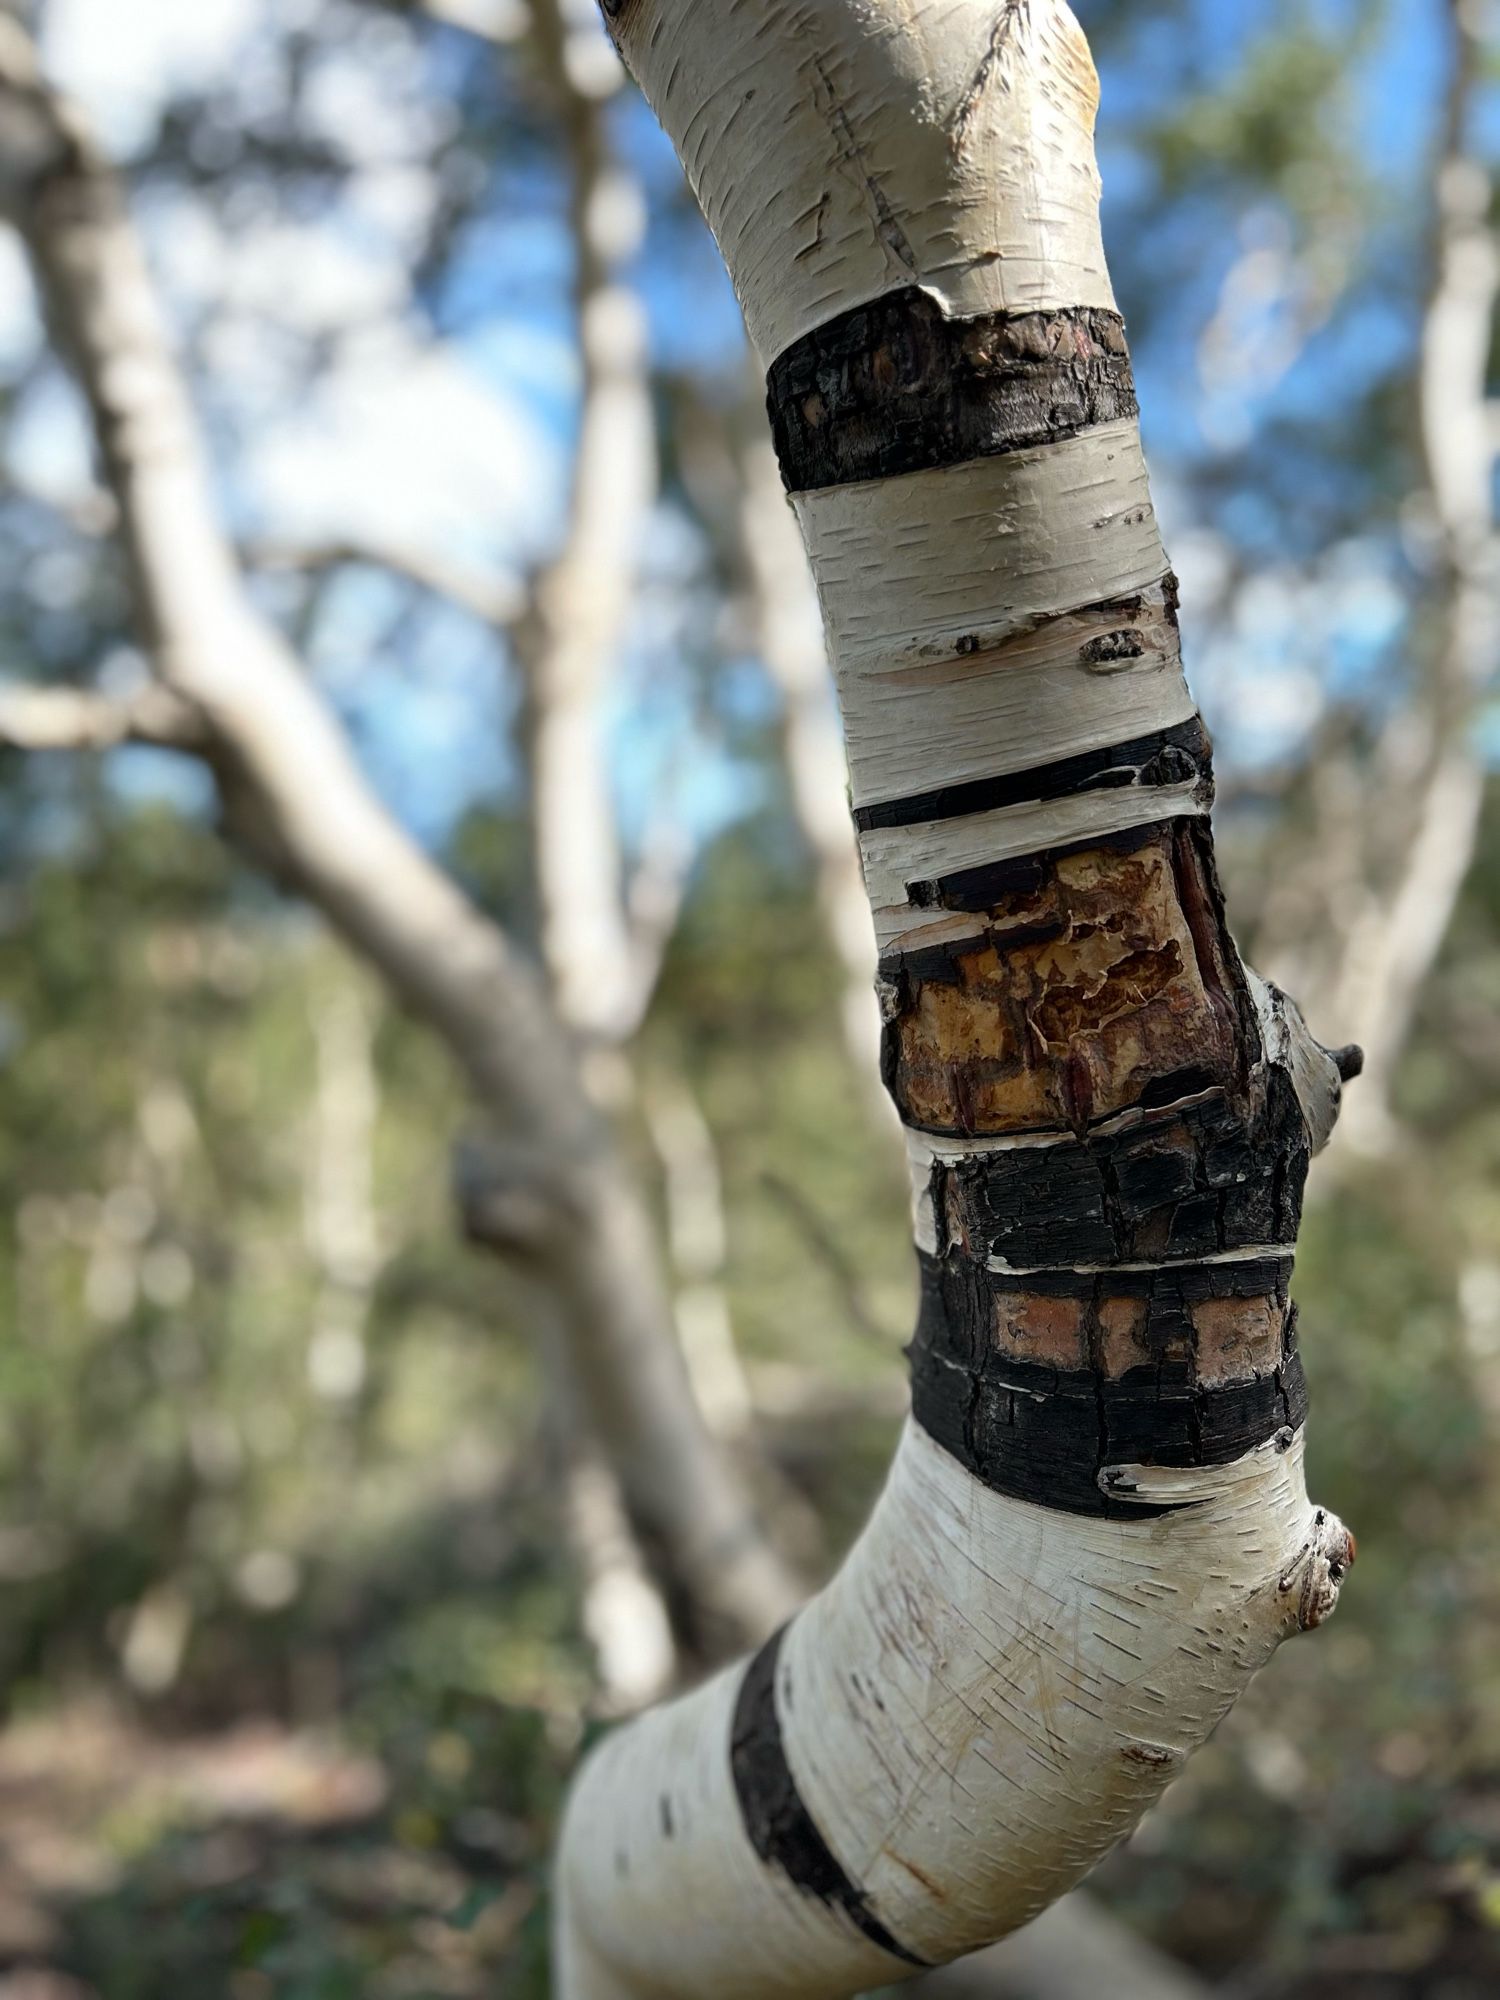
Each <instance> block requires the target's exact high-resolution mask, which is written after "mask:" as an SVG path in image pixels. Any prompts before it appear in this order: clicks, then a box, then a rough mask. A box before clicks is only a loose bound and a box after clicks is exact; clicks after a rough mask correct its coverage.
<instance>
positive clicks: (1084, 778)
mask: <svg viewBox="0 0 1500 2000" xmlns="http://www.w3.org/2000/svg"><path fill="white" fill-rule="evenodd" d="M1109 636H1110V637H1111V638H1113V639H1120V640H1123V639H1126V638H1129V639H1133V640H1134V641H1135V645H1136V651H1137V652H1140V651H1141V650H1143V642H1142V641H1141V640H1140V638H1139V637H1138V635H1137V634H1135V633H1114V634H1111V635H1109ZM1093 643H1095V644H1097V643H1099V642H1098V641H1095V642H1093ZM1212 778H1213V755H1212V746H1211V745H1210V743H1209V738H1208V731H1207V730H1206V729H1205V728H1204V726H1203V723H1202V721H1201V720H1200V718H1199V717H1198V716H1196V715H1195V716H1193V717H1192V718H1191V720H1189V721H1187V722H1179V723H1177V724H1175V725H1174V726H1173V727H1172V728H1170V729H1155V730H1152V731H1151V732H1150V733H1149V734H1148V735H1145V736H1135V737H1132V738H1131V739H1130V740H1129V741H1128V742H1125V743H1112V744H1106V745H1104V746H1103V747H1102V748H1100V749H1097V750H1082V751H1079V752H1078V753H1077V754H1076V755H1075V756H1072V757H1059V758H1057V759H1056V760H1055V761H1054V762H1053V763H1050V764H1037V765H1033V766H1032V768H1031V769H1030V770H1027V771H1006V772H1002V773H999V774H998V775H996V776H995V777H992V778H971V779H968V780H966V781H965V782H964V783H962V784H956V785H941V786H938V787H937V788H936V789H934V790H933V791H930V792H914V793H911V794H910V795H909V796H907V797H906V798H902V799H887V800H884V801H883V802H881V803H879V804H876V805H867V806H859V807H857V808H856V809H855V813H854V824H855V826H856V827H857V828H858V829H859V831H860V832H861V833H869V832H872V831H873V830H875V829H876V828H879V827H895V826H927V825H931V824H933V823H934V822H936V821H939V820H945V819H960V818H962V817H963V816H964V815H966V814H968V813H981V812H996V811H999V810H1001V809H1002V808H1004V807H1006V806H1019V805H1034V804H1040V803H1043V802H1045V801H1047V800H1051V799H1070V798H1077V797H1079V796H1080V795H1081V794H1082V793H1085V792H1099V791H1120V790H1125V789H1127V788H1130V787H1133V786H1144V787H1147V788H1148V789H1149V788H1151V787H1155V786H1161V785H1182V784H1188V783H1193V784H1199V785H1203V786H1205V787H1207V786H1210V785H1211V783H1212Z"/></svg>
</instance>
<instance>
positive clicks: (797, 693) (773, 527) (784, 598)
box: [738, 440, 889, 1123]
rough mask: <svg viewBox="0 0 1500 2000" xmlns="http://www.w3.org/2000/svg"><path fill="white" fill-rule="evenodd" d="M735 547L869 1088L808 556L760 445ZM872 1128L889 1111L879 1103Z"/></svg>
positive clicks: (833, 734) (871, 1017)
mask: <svg viewBox="0 0 1500 2000" xmlns="http://www.w3.org/2000/svg"><path fill="white" fill-rule="evenodd" d="M738 462H739V472H740V487H741V499H740V538H741V541H742V543H743V545H744V550H745V556H746V564H747V567H748V569H749V572H750V578H751V587H752V599H753V621H754V632H755V640H756V645H757V647H758V649H759V652H760V656H761V659H762V660H763V661H764V662H765V666H766V671H767V672H768V673H769V674H770V676H771V679H772V680H773V681H774V682H775V684H776V690H777V693H778V694H779V695H780V697H781V754H782V761H783V763H784V764H785V766H786V775H787V784H788V787H789V789H790V792H791V799H792V809H793V811H794V812H795V814H796V817H797V824H798V826H799V827H800V828H801V831H802V837H803V839H804V840H805V841H806V843H807V848H808V852H809V853H810V854H811V856H812V862H813V868H814V870H815V872H816V878H817V890H818V907H819V909H820V911H821V913H822V917H823V924H824V928H825V929H826V931H827V933H828V940H829V943H830V944H831V945H832V946H833V950H834V954H835V956H836V957H837V959H838V961H839V964H840V966H841V968H842V970H843V974H844V993H843V1000H842V1004H841V1007H840V1017H841V1021H842V1025H843V1030H844V1041H845V1044H846V1046H847V1047H848V1050H849V1054H850V1057H851V1059H852V1060H853V1062H854V1064H855V1067H856V1069H857V1071H858V1072H859V1073H860V1074H861V1075H864V1076H868V1077H869V1078H870V1079H871V1081H872V1083H873V1080H874V1078H875V1076H876V1065H877V1062H878V1059H879V1053H880V1015H879V1012H878V1010H877V1008H876V1004H875V941H874V938H873V936H872V934H871V930H870V911H869V906H868V904H867V903H866V901H865V892H864V884H863V882H862V880H861V878H860V871H859V851H858V849H857V847H856V846H855V843H854V838H853V835H852V834H851V832H850V829H849V816H848V814H847V812H846V811H845V810H844V792H845V767H844V746H843V736H842V732H841V731H840V728H839V722H838V712H837V710H836V708H835V706H834V700H833V687H832V683H831V681H830V679H829V673H828V654H827V652H826V650H825V648H824V645H823V634H822V630H821V628H820V626H819V623H818V604H817V598H816V596H815V594H814V592H813V588H812V582H811V579H810V578H809V577H808V573H807V556H806V553H805V551H804V550H803V547H802V543H801V539H800V538H799V536H798V534H797V527H796V521H795V519H794V517H793V515H792V511H791V509H790V507H789V506H788V505H787V499H786V494H785V493H784V491H783V490H782V485H781V478H780V475H779V474H778V472H777V470H776V455H775V453H774V452H773V451H772V449H771V447H770V445H769V444H768V443H766V442H765V441H764V440H761V441H758V442H755V443H752V444H748V445H747V446H746V447H745V448H744V449H743V450H742V451H741V452H740V453H739V455H738ZM880 1101H881V1105H882V1107H883V1108H882V1113H881V1122H882V1123H884V1122H885V1119H886V1117H887V1116H888V1113H889V1105H888V1103H887V1100H886V1099H885V1097H884V1095H883V1094H882V1096H881V1100H880Z"/></svg>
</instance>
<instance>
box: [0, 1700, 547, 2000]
mask: <svg viewBox="0 0 1500 2000" xmlns="http://www.w3.org/2000/svg"><path fill="white" fill-rule="evenodd" d="M492 1720H493V1719H492V1718H485V1717H483V1716H482V1715H480V1714H479V1713H478V1712H477V1711H476V1712H475V1713H474V1714H472V1715H471V1716H470V1717H469V1718H467V1724H466V1722H465V1719H464V1718H461V1717H457V1716H456V1717H454V1718H453V1720H452V1725H451V1726H450V1727H448V1728H445V1729H441V1730H434V1731H433V1732H432V1733H431V1735H430V1736H429V1738H428V1740H427V1743H426V1746H425V1755H424V1757H423V1758H422V1760H421V1761H422V1768H418V1769H414V1770H409V1771H404V1772H403V1771H401V1770H400V1769H399V1766H395V1767H394V1768H387V1766H386V1765H384V1764H382V1762H381V1761H380V1760H378V1759H377V1758H375V1757H373V1756H371V1755H369V1754H367V1753H362V1752H359V1751H356V1750H354V1749H351V1748H350V1747H348V1746H347V1745H341V1744H340V1743H339V1742H338V1741H337V1739H336V1738H334V1737H333V1736H331V1735H328V1734H326V1733H313V1732H307V1731H301V1732H299V1731H293V1730H288V1729H286V1728H284V1727H281V1726H279V1725H277V1724H276V1723H273V1722H269V1721H267V1722H251V1723H245V1724H242V1725H240V1726H238V1727H236V1728H234V1729H231V1730H227V1731H223V1732H217V1733H210V1734H197V1735H190V1736H180V1737H166V1736H162V1735H158V1734H155V1733H152V1732H150V1731H148V1730H147V1729H145V1728H143V1727H142V1726H141V1725H140V1724H139V1723H138V1722H134V1721H132V1720H130V1719H128V1718H127V1717H125V1716H123V1715H122V1714H120V1713H112V1712H110V1711H109V1710H108V1709H106V1708H104V1707H102V1706H99V1705H89V1706H83V1707H74V1708H67V1709H64V1710H61V1711H60V1712H58V1713H57V1714H56V1715H54V1716H50V1717H48V1718H46V1719H45V1720H42V1719H39V1720H37V1721H34V1722H29V1723H19V1724H17V1725H15V1726H14V1727H13V1728H12V1729H11V1730H10V1731H8V1732H7V1734H6V1736H5V1737H4V1739H3V1740H0V1964H3V1965H4V1966H5V1967H6V1968H7V1970H6V1972H5V1973H4V1975H3V1980H0V1995H3V1996H4V2000H88V1996H99V2000H160V1996H164V1995H166V1994H184V1995H188V1994H191V1995H195V1996H196V1995H200V1994H201V1995H203V1996H205V2000H206V1996H209V1995H219V1994H223V1995H225V1996H226V2000H271V1996H273V1995H276V1996H284V2000H294V1996H295V2000H343V1996H351V2000H352V1996H356V1995H359V1996H365V1995H368V1996H370V1997H371V2000H376V1997H377V1996H385V1995H390V1996H396V1995H401V1996H420V1995H429V1996H432V2000H439V1996H442V1997H443V2000H448V1996H468V1995H479V1994H485V1995H491V1994H494V1993H496V1992H497V1991H502V1992H506V1993H514V1994H522V1993H533V1992H535V1993H540V1992H541V1991H542V1990H543V1988H542V1986H541V1985H540V1984H539V1983H538V1981H537V1979H536V1978H534V1977H532V1976H531V1975H530V1974H529V1973H528V1970H527V1968H528V1966H530V1967H533V1968H534V1967H535V1966H536V1964H537V1962H538V1958H539V1953H540V1948H541V1940H540V1935H539V1930H538V1921H539V1917H540V1909H541V1891H540V1877H539V1873H538V1870H537V1867H536V1862H537V1858H538V1842H537V1837H536V1836H537V1830H536V1828H535V1827H534V1826H533V1825H531V1824H529V1823H528V1822H526V1821H525V1820H517V1819H512V1818H509V1817H507V1815H506V1814H504V1813H503V1812H501V1811H497V1810H496V1809H495V1808H494V1807H492V1806H481V1805H479V1804H477V1803H468V1804H465V1803H462V1802H461V1801H462V1797H463V1794H464V1793H465V1791H466V1790H467V1787H466V1785H465V1784H464V1782H463V1781H466V1780H470V1779H472V1777H473V1775H474V1767H475V1764H476V1762H477V1761H482V1759H483V1758H484V1756H485V1753H486V1750H487V1749H488V1750H491V1751H492V1750H493V1748H494V1738H495V1735H496V1731H495V1729H494V1728H492V1727H488V1726H487V1722H490V1721H492ZM498 1733H499V1735H500V1736H502V1737H503V1736H504V1735H505V1734H507V1733H508V1726H507V1725H501V1726H500V1728H499V1732H498ZM502 1971H503V1973H504V1979H503V1982H500V1983H497V1982H498V1981H500V1975H501V1973H502Z"/></svg>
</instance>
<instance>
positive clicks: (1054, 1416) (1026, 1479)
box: [908, 1256, 1307, 1519]
mask: <svg viewBox="0 0 1500 2000" xmlns="http://www.w3.org/2000/svg"><path fill="white" fill-rule="evenodd" d="M921 1266H922V1306H921V1312H920V1315H919V1317H918V1322H917V1331H916V1334H915V1337H914V1338H913V1340H912V1343H911V1347H910V1348H909V1350H908V1353H909V1356H910V1360H911V1370H912V1414H913V1417H914V1418H915V1420H916V1421H917V1423H919V1424H920V1425H921V1426H922V1428H923V1429H924V1430H925V1431H926V1432H927V1433H928V1435H929V1436H930V1437H932V1438H933V1439H934V1440H935V1441H936V1442H937V1443H938V1444H940V1445H941V1446H942V1447H943V1449H944V1450H945V1451H948V1452H950V1453H951V1454H952V1455H953V1456H954V1457H955V1458H957V1459H958V1460H959V1462H960V1463H961V1464H962V1465H964V1466H965V1467H967V1469H968V1470H969V1471H970V1472H972V1473H973V1474H974V1476H975V1477H976V1478H977V1479H979V1480H981V1481H982V1482H983V1483H984V1484H985V1485H986V1486H988V1487H990V1488H991V1489H992V1490H993V1491H995V1492H998V1493H1004V1494H1007V1495H1009V1496H1010V1497H1011V1498H1013V1499H1018V1500H1028V1501H1031V1502H1033V1503H1034V1504H1036V1505H1040V1506H1045V1507H1054V1508H1057V1509H1059V1510H1060V1511H1062V1512H1064V1513H1071V1514H1103V1515H1109V1516H1114V1517H1118V1518H1133V1519H1141V1518H1143V1517H1149V1516H1152V1515H1159V1514H1163V1513H1167V1512H1170V1511H1171V1508H1170V1506H1168V1505H1166V1504H1141V1503H1138V1502H1135V1501H1132V1500H1130V1499H1129V1498H1127V1497H1124V1495H1123V1494H1122V1493H1120V1492H1117V1491H1111V1490H1109V1489H1108V1488H1107V1487H1106V1485H1105V1484H1104V1483H1103V1481H1102V1475H1103V1474H1104V1472H1105V1470H1106V1468H1108V1467H1112V1466H1117V1465H1149V1466H1163V1467H1178V1468H1182V1467H1190V1466H1214V1465H1227V1464H1229V1463H1231V1462H1232V1461H1233V1460H1234V1459H1237V1458H1240V1457H1243V1456H1244V1454H1245V1453H1247V1452H1249V1451H1253V1450H1254V1449H1255V1448H1256V1447H1257V1446H1259V1445H1262V1444H1265V1443H1267V1442H1268V1441H1269V1440H1271V1439H1272V1438H1275V1437H1277V1436H1279V1435H1281V1434H1283V1433H1285V1434H1287V1435H1288V1437H1289V1436H1290V1435H1291V1434H1293V1433H1295V1432H1296V1431H1297V1430H1298V1429H1299V1428H1300V1427H1301V1425H1302V1424H1303V1422H1304V1421H1305V1419H1306V1415H1307V1390H1306V1384H1305V1381H1304V1378H1303V1374H1302V1364H1301V1361H1300V1358H1299V1356H1298V1353H1297V1345H1296V1316H1295V1313H1294V1312H1293V1311H1292V1310H1291V1309H1290V1307H1289V1305H1288V1302H1287V1298H1286V1282H1287V1276H1288V1274H1289V1271H1290V1260H1285V1261H1282V1260H1251V1261H1248V1262H1247V1263H1245V1264H1244V1265H1239V1266H1212V1265H1208V1266H1198V1267H1196V1268H1192V1269H1183V1270H1178V1271H1165V1272H1150V1273H1124V1272H1108V1273H1103V1274H1100V1275H1097V1276H1088V1277H1085V1276H1082V1275H1080V1274H1070V1276H1069V1278H1067V1279H1062V1278H1059V1279H1058V1280H1057V1281H1056V1282H1055V1283H1054V1284H1053V1285H1052V1286H1051V1287H1050V1288H1049V1289H1047V1290H1045V1291H1044V1290H1040V1289H1038V1291H1037V1296H1044V1297H1050V1298H1053V1299H1057V1300H1064V1301H1067V1302H1069V1303H1071V1304H1074V1305H1076V1306H1077V1308H1078V1310H1079V1316H1080V1319H1081V1321H1082V1323H1083V1328H1084V1336H1083V1337H1084V1343H1085V1346H1086V1347H1087V1349H1088V1351H1089V1352H1090V1354H1091V1355H1092V1362H1091V1365H1088V1366H1083V1367H1078V1368H1059V1367H1054V1366H1050V1365H1047V1364H1045V1363H1040V1362H1032V1361H1027V1360H1025V1359H1021V1358H1017V1357H1016V1356H1015V1355H1013V1354H1007V1353H1002V1352H1001V1351H1000V1349H999V1346H998V1343H997V1337H996V1328H997V1323H998V1321H1000V1320H1003V1308H1004V1300H1003V1295H1002V1294H1000V1293H999V1291H998V1288H999V1287H1001V1286H1003V1285H1004V1284H1005V1283H1006V1282H1007V1281H1006V1280H1004V1279H1003V1278H997V1277H995V1276H993V1275H992V1274H991V1273H989V1272H987V1271H985V1270H984V1269H983V1267H982V1266H980V1265H979V1264H977V1263H975V1262H974V1261H973V1260H972V1259H969V1258H964V1257H949V1258H946V1259H939V1258H933V1257H926V1256H924V1257H922V1259H921ZM1132 1288H1133V1289H1132ZM1262 1293H1263V1294H1264V1296H1265V1298H1266V1300H1267V1302H1268V1306H1270V1307H1272V1308H1274V1310H1275V1311H1276V1312H1277V1313H1278V1314H1279V1321H1278V1339H1277V1349H1276V1352H1275V1354H1274V1356H1273V1357H1272V1358H1271V1362H1270V1365H1268V1366H1267V1368H1266V1369H1265V1371H1264V1372H1262V1373H1259V1374H1255V1375H1253V1376H1250V1377H1249V1378H1248V1379H1244V1380H1240V1381H1233V1382H1227V1383H1225V1382H1219V1381H1205V1380H1204V1368H1203V1360H1204V1357H1203V1355H1202V1354H1201V1353H1200V1352H1199V1351H1197V1347H1196V1346H1195V1342H1196V1343H1198V1344H1199V1345H1201V1342H1202V1335H1201V1333H1200V1331H1199V1328H1200V1327H1201V1326H1202V1325H1203V1323H1204V1321H1205V1316H1206V1315H1207V1314H1210V1313H1212V1312H1213V1311H1214V1310H1215V1309H1216V1308H1218V1307H1220V1306H1222V1305H1225V1304H1229V1305H1231V1306H1232V1305H1233V1304H1235V1303H1236V1302H1237V1301H1241V1300H1253V1299H1255V1298H1257V1297H1259V1296H1261V1295H1262ZM1131 1299H1134V1300H1136V1301H1138V1302H1139V1306H1140V1310H1141V1315H1142V1318H1143V1321H1144V1324H1145V1326H1146V1329H1147V1330H1146V1335H1145V1339H1146V1343H1147V1346H1148V1349H1149V1348H1152V1347H1154V1348H1155V1349H1156V1355H1155V1357H1154V1358H1152V1359H1149V1360H1147V1361H1144V1362H1142V1363H1141V1364H1139V1365H1137V1366H1133V1367H1129V1368H1127V1369H1125V1371H1124V1372H1123V1373H1119V1374H1111V1373H1110V1372H1109V1370H1108V1368H1107V1367H1106V1366H1104V1365H1101V1363H1102V1358H1103V1346H1104V1343H1105V1342H1106V1340H1107V1337H1108V1336H1107V1320H1108V1318H1109V1314H1110V1309H1111V1307H1112V1306H1113V1305H1115V1304H1116V1303H1117V1302H1119V1301H1121V1300H1127V1301H1128V1300H1131Z"/></svg>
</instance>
